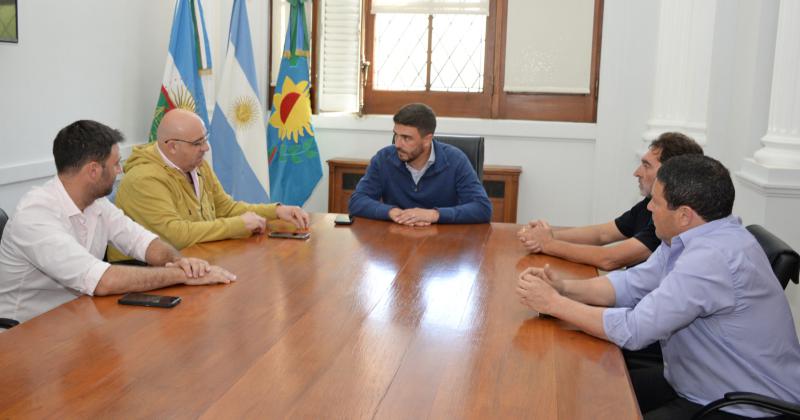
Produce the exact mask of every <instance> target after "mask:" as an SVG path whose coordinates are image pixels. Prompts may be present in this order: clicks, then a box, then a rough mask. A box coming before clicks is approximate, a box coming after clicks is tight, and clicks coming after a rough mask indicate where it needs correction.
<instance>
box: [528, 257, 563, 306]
mask: <svg viewBox="0 0 800 420" xmlns="http://www.w3.org/2000/svg"><path fill="white" fill-rule="evenodd" d="M563 292H564V280H563V279H561V278H560V277H559V276H557V275H556V274H555V273H553V271H552V270H551V269H550V265H549V264H548V265H545V266H544V268H539V267H529V268H527V269H526V270H525V271H523V272H522V273H521V274H520V275H519V281H518V282H517V295H519V300H520V303H522V304H523V305H525V306H527V307H529V308H531V309H533V310H534V311H536V312H539V313H542V314H551V313H552V311H553V310H554V309H555V307H556V305H557V304H558V299H559V298H560V297H561V294H562V293H563Z"/></svg>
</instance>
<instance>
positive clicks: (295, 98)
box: [269, 76, 314, 143]
mask: <svg viewBox="0 0 800 420" xmlns="http://www.w3.org/2000/svg"><path fill="white" fill-rule="evenodd" d="M308 90H309V86H308V81H306V80H302V81H300V83H297V84H295V83H294V81H293V80H292V79H291V78H290V77H288V76H287V77H286V78H285V79H283V86H282V89H281V92H280V93H275V95H274V96H273V97H272V103H273V106H274V107H275V111H273V112H272V115H270V117H269V123H270V125H272V126H273V127H275V128H277V129H278V137H280V139H281V140H286V139H291V140H292V141H294V142H295V143H297V142H298V140H299V138H300V136H302V135H303V130H305V132H306V133H308V135H311V136H313V135H314V133H313V132H312V131H311V100H310V99H309V94H308Z"/></svg>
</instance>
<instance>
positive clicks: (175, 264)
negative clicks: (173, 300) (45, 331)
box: [0, 120, 236, 322]
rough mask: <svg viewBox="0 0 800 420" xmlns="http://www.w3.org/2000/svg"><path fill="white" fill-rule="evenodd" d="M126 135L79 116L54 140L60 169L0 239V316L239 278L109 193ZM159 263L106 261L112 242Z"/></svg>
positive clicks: (22, 317)
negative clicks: (182, 249)
mask: <svg viewBox="0 0 800 420" xmlns="http://www.w3.org/2000/svg"><path fill="white" fill-rule="evenodd" d="M122 140H123V138H122V133H120V132H119V131H118V130H114V129H112V128H110V127H107V126H105V125H103V124H100V123H98V122H95V121H87V120H82V121H76V122H74V123H72V124H70V125H68V126H67V127H65V128H63V129H62V130H61V131H59V133H58V135H57V136H56V138H55V140H54V141H53V156H54V158H55V163H56V169H57V170H58V174H57V175H56V176H55V177H53V179H51V180H50V181H48V182H47V183H45V184H44V185H43V186H41V187H35V188H33V189H32V190H31V191H29V192H28V193H27V194H25V196H24V197H23V198H22V199H21V200H20V202H19V205H18V206H17V209H16V211H15V213H14V215H13V217H11V219H10V220H9V222H8V224H7V225H6V227H5V231H4V232H3V238H2V242H0V317H6V318H12V319H16V320H18V321H20V322H24V321H27V320H29V319H31V318H33V317H35V316H37V315H39V314H41V313H44V312H47V311H49V310H50V309H53V308H55V307H57V306H59V305H61V304H63V303H66V302H68V301H70V300H72V299H75V298H77V297H79V296H80V295H82V294H86V295H90V296H92V295H96V296H102V295H111V294H119V293H126V292H139V291H146V290H152V289H158V288H161V287H166V286H171V285H174V284H188V285H203V284H214V283H230V282H231V281H234V280H236V276H235V275H233V274H231V273H230V272H228V271H227V270H225V269H223V268H221V267H218V266H212V265H209V264H208V262H206V261H204V260H200V259H197V258H185V257H182V256H181V254H180V253H179V252H178V251H177V250H175V248H173V247H172V246H171V245H169V244H167V243H165V242H163V241H161V240H160V239H158V236H156V235H155V234H153V233H151V232H149V231H147V230H146V229H144V228H143V227H141V226H139V225H138V224H136V223H135V222H133V221H132V220H131V219H129V218H128V217H126V216H125V215H124V214H123V213H122V211H121V210H119V209H118V208H117V207H116V206H114V205H113V204H111V203H110V202H109V201H108V200H107V199H106V198H105V196H107V195H108V194H109V193H110V192H111V189H112V187H113V185H114V180H115V178H116V176H117V175H118V174H119V173H120V172H121V168H120V154H119V145H118V143H119V142H121V141H122ZM109 242H110V243H112V244H114V246H116V247H117V248H119V249H121V250H123V251H124V252H126V253H128V255H132V256H135V257H136V258H137V259H140V260H143V261H146V262H147V263H148V264H150V265H151V266H153V267H132V266H120V265H110V264H108V263H107V262H104V261H102V258H103V256H104V254H105V251H106V246H107V245H108V243H109Z"/></svg>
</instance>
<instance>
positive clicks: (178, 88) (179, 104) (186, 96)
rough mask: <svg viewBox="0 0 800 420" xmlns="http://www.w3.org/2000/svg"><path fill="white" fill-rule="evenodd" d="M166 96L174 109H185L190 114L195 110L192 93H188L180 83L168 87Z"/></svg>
mask: <svg viewBox="0 0 800 420" xmlns="http://www.w3.org/2000/svg"><path fill="white" fill-rule="evenodd" d="M168 94H169V99H170V100H171V101H172V103H173V104H175V108H180V109H185V110H187V111H192V112H195V111H196V110H197V107H196V105H195V101H194V97H193V96H192V92H189V89H187V88H186V86H184V85H183V84H182V83H176V84H174V85H172V86H170V89H169V92H168Z"/></svg>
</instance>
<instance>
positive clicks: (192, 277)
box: [164, 257, 236, 285]
mask: <svg viewBox="0 0 800 420" xmlns="http://www.w3.org/2000/svg"><path fill="white" fill-rule="evenodd" d="M164 266H165V267H177V268H180V269H181V270H183V273H184V274H185V275H186V277H187V278H188V281H186V284H189V285H194V284H209V283H226V284H227V283H230V282H232V281H235V280H236V275H235V274H233V273H231V272H230V271H228V270H226V269H224V268H222V267H219V266H216V265H211V264H209V263H208V261H206V260H201V259H200V258H191V257H179V258H177V259H175V260H174V261H172V262H168V263H167V264H166V265H164ZM207 275H208V277H209V278H207V279H203V277H206V276H207Z"/></svg>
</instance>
